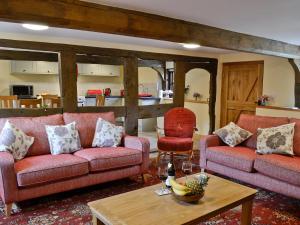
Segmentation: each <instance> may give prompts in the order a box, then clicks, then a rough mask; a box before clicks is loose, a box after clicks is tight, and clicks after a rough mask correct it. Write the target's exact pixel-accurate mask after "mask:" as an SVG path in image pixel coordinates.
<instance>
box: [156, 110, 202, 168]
mask: <svg viewBox="0 0 300 225" xmlns="http://www.w3.org/2000/svg"><path fill="white" fill-rule="evenodd" d="M159 130H164V136H161V135H160V133H159ZM196 130H197V128H196V116H195V114H194V113H193V112H192V111H191V110H189V109H186V108H182V107H176V108H173V109H171V110H169V111H168V112H166V113H165V115H164V129H161V128H158V132H157V136H158V141H157V148H158V155H157V163H158V162H159V160H160V157H161V156H162V155H164V156H166V155H167V154H169V155H170V156H171V158H172V159H173V155H176V154H178V155H187V156H188V159H189V160H191V159H192V157H193V135H194V132H195V131H196Z"/></svg>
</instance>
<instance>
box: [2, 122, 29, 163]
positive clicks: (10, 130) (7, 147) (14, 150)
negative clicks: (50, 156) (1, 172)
mask: <svg viewBox="0 0 300 225" xmlns="http://www.w3.org/2000/svg"><path fill="white" fill-rule="evenodd" d="M33 142H34V137H30V136H27V135H26V134H25V133H24V132H23V131H21V130H20V129H19V128H17V127H16V126H15V125H13V124H12V123H10V122H9V121H8V120H7V121H6V123H5V125H4V127H3V129H2V131H1V134H0V151H1V152H3V151H8V152H10V153H11V154H12V155H13V157H14V159H15V160H20V159H23V158H24V157H25V156H26V154H27V152H28V149H29V148H30V146H31V145H32V144H33Z"/></svg>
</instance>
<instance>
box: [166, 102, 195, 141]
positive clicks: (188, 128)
mask: <svg viewBox="0 0 300 225" xmlns="http://www.w3.org/2000/svg"><path fill="white" fill-rule="evenodd" d="M195 126H196V116H195V114H194V113H193V112H192V111H191V110H189V109H186V108H183V107H176V108H173V109H171V110H169V111H168V112H166V113H165V119H164V131H165V136H169V137H182V138H187V137H190V138H191V137H193V133H194V129H195Z"/></svg>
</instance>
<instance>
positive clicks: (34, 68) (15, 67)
mask: <svg viewBox="0 0 300 225" xmlns="http://www.w3.org/2000/svg"><path fill="white" fill-rule="evenodd" d="M77 65H78V73H79V75H85V76H120V73H121V67H120V66H115V65H100V64H84V63H78V64H77ZM11 74H55V75H57V74H58V63H57V62H46V61H21V60H13V61H11Z"/></svg>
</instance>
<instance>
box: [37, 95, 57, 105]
mask: <svg viewBox="0 0 300 225" xmlns="http://www.w3.org/2000/svg"><path fill="white" fill-rule="evenodd" d="M41 97H42V104H43V106H47V107H49V108H59V107H61V99H60V97H58V95H52V94H41Z"/></svg>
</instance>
